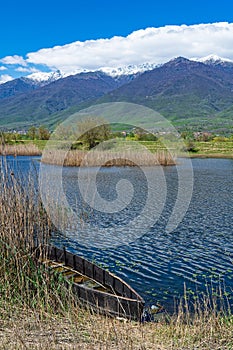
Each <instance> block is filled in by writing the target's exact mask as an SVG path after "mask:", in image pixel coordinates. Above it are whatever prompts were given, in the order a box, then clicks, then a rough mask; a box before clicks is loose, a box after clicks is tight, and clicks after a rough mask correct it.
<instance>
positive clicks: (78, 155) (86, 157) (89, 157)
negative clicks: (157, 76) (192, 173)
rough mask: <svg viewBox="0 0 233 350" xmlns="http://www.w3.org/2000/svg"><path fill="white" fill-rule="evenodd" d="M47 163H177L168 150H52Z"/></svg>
mask: <svg viewBox="0 0 233 350" xmlns="http://www.w3.org/2000/svg"><path fill="white" fill-rule="evenodd" d="M42 161H43V162H44V163H47V164H54V165H64V166H85V167H93V166H107V167H108V166H155V165H164V166H167V165H175V159H174V157H173V156H172V155H171V154H170V153H169V152H168V151H166V150H161V151H158V152H156V153H153V154H152V153H150V152H143V151H138V152H137V151H127V150H126V151H118V152H113V151H90V152H87V151H80V150H72V151H69V152H66V151H64V150H51V151H49V152H48V151H47V152H45V153H44V155H43V159H42Z"/></svg>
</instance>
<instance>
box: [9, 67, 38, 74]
mask: <svg viewBox="0 0 233 350" xmlns="http://www.w3.org/2000/svg"><path fill="white" fill-rule="evenodd" d="M15 70H16V72H22V73H37V72H39V69H37V68H34V67H32V68H26V67H18V68H16V69H15Z"/></svg>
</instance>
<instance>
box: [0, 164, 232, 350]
mask: <svg viewBox="0 0 233 350" xmlns="http://www.w3.org/2000/svg"><path fill="white" fill-rule="evenodd" d="M4 170H5V166H4V164H2V172H1V174H0V175H1V184H0V220H1V225H0V243H1V244H0V266H1V269H0V349H9V350H11V349H12V350H13V349H14V350H15V349H48V350H50V349H80V350H81V349H88V350H94V349H106V350H107V349H112V350H114V349H115V350H122V349H124V350H145V349H147V350H150V349H151V350H158V349H160V350H178V349H179V350H181V349H182V350H188V349H201V350H204V349H209V350H210V349H211V350H215V349H216V350H217V349H221V350H224V349H226V350H227V349H228V350H230V349H232V348H233V316H232V315H231V314H230V313H229V310H226V311H225V312H223V313H217V312H216V307H215V304H214V303H210V302H209V300H208V298H207V299H206V302H205V303H204V308H201V307H200V304H199V303H198V302H197V303H196V307H195V312H194V314H192V315H191V314H190V312H189V309H188V305H187V303H186V299H184V303H183V307H180V310H179V313H178V315H174V316H172V317H171V319H170V321H169V322H168V323H167V322H165V320H161V321H159V322H158V323H144V324H139V323H136V322H126V323H125V322H121V321H119V320H116V319H110V318H107V317H104V316H99V315H95V314H92V313H91V310H85V309H83V308H81V307H80V305H79V303H78V300H77V299H76V298H75V296H74V295H73V294H72V293H71V291H70V289H69V288H66V287H65V285H64V283H63V282H64V281H63V279H62V277H61V276H60V275H58V274H50V273H49V272H48V271H47V270H46V269H44V268H42V267H41V266H39V265H38V263H37V261H36V259H35V256H34V253H33V248H34V245H35V244H37V241H39V242H42V241H43V242H46V241H48V240H49V237H50V232H51V230H53V225H52V223H51V222H50V219H49V217H48V216H47V215H46V213H45V212H44V210H43V207H42V204H41V201H40V197H39V194H38V193H36V192H35V189H34V188H35V187H34V183H33V176H32V177H31V181H29V182H28V184H27V187H25V184H24V187H22V186H21V185H20V181H19V179H16V178H15V177H14V176H12V175H11V174H10V173H8V172H7V171H6V172H5V171H4ZM35 238H36V239H35Z"/></svg>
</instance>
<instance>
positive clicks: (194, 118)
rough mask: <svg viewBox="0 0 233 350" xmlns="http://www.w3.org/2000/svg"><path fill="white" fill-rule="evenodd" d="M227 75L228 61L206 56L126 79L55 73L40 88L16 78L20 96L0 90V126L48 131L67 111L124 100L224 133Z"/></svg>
mask: <svg viewBox="0 0 233 350" xmlns="http://www.w3.org/2000/svg"><path fill="white" fill-rule="evenodd" d="M144 67H145V66H144ZM151 68H152V67H151ZM232 73H233V62H229V61H224V60H221V59H219V58H216V57H215V59H214V60H213V59H211V60H210V58H209V57H207V58H206V60H205V62H200V61H196V60H194V59H193V60H189V59H187V58H184V57H177V58H175V59H173V60H170V61H168V62H166V63H165V64H163V65H160V66H156V67H155V68H154V69H150V70H147V71H145V72H139V73H134V74H131V75H130V74H128V75H119V76H115V77H112V76H110V75H108V74H106V73H103V72H101V71H96V72H86V73H85V72H84V73H79V74H76V75H72V76H68V77H64V78H62V77H59V73H57V77H59V78H58V79H55V80H54V81H52V82H50V83H48V84H45V85H43V86H38V85H36V84H34V85H33V83H32V82H30V81H27V80H25V79H23V80H22V79H19V80H18V81H17V84H19V85H20V84H21V85H22V91H21V92H20V87H19V88H18V90H17V88H14V89H12V88H11V89H9V91H10V94H9V96H6V94H5V95H4V91H3V90H4V89H3V87H4V86H3V85H1V86H0V125H2V126H4V127H7V125H8V127H12V125H13V124H14V123H15V125H16V127H20V126H23V125H25V126H26V125H30V123H33V124H38V123H40V124H41V123H42V122H43V123H44V124H46V125H49V126H50V127H52V125H55V124H56V123H57V122H58V121H61V120H62V119H64V118H65V117H66V115H67V113H69V112H68V111H72V112H75V111H78V110H80V109H81V108H83V107H84V106H89V105H91V104H93V103H103V102H116V101H126V102H133V103H138V104H142V105H145V106H147V107H150V108H152V109H155V110H156V111H158V112H160V113H162V114H163V115H164V116H165V117H167V118H169V119H170V120H172V121H174V122H175V123H176V125H178V124H179V123H181V124H182V125H183V126H185V125H186V124H187V125H188V124H190V123H191V125H196V126H198V124H202V126H204V124H205V123H206V125H209V126H210V127H212V126H211V124H213V123H218V124H219V127H221V125H222V126H223V128H225V127H226V126H225V124H228V126H227V127H228V128H229V127H230V125H231V121H232V118H231V109H232V110H233V74H232ZM10 83H11V84H13V85H14V84H16V82H14V81H13V82H8V85H6V84H7V83H5V84H4V85H5V86H7V88H8V87H9V86H11V84H10ZM17 84H16V85H17ZM42 84H44V82H43V80H42ZM30 89H31V90H30ZM14 93H15V95H14ZM224 111H227V113H226V116H227V118H226V120H224ZM230 118H231V120H230Z"/></svg>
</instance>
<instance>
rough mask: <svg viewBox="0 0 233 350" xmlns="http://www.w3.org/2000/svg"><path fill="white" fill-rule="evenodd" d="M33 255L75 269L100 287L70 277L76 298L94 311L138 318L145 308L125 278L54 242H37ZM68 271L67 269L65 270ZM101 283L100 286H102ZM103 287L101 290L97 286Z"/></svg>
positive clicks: (71, 269)
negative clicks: (37, 245)
mask: <svg viewBox="0 0 233 350" xmlns="http://www.w3.org/2000/svg"><path fill="white" fill-rule="evenodd" d="M36 256H37V258H38V259H39V260H40V261H42V262H43V261H44V262H45V261H47V262H48V261H50V262H56V263H58V264H60V265H59V266H63V267H64V268H65V269H66V271H68V272H69V271H70V272H71V275H72V272H73V273H74V274H75V272H76V273H77V274H78V275H80V276H83V278H84V279H87V280H88V279H89V281H91V282H93V283H89V284H94V283H95V282H96V283H97V284H98V286H99V288H98V289H94V288H92V287H90V286H89V285H88V283H82V279H80V281H79V283H77V282H75V281H76V280H77V279H73V280H72V278H69V280H70V281H72V290H73V292H74V294H75V295H77V297H78V300H79V301H80V302H81V303H82V304H84V305H86V306H88V307H89V308H91V310H93V311H95V312H99V313H101V314H106V315H109V316H114V317H123V318H126V319H130V320H135V321H141V319H142V313H143V308H144V300H143V298H142V297H141V296H140V295H139V294H138V293H137V292H136V291H135V290H134V289H133V288H132V287H131V286H130V285H128V284H127V283H126V282H125V281H123V280H122V279H121V278H119V277H117V276H115V275H114V274H112V273H111V272H109V271H106V270H105V269H103V268H101V267H99V266H97V265H96V264H94V263H92V262H90V261H88V260H86V259H84V258H82V257H80V256H78V255H75V254H72V253H70V252H67V251H66V250H65V249H59V248H57V247H54V246H40V247H38V248H37V249H36ZM67 275H68V273H67ZM101 286H103V288H101ZM100 289H102V290H100Z"/></svg>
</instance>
